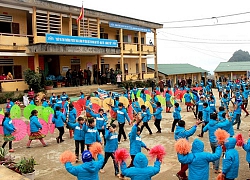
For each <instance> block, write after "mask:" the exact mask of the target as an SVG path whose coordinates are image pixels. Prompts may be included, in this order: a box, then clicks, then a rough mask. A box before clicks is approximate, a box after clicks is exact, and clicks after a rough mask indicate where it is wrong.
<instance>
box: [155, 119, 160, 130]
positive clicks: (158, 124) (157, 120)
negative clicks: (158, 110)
mask: <svg viewBox="0 0 250 180" xmlns="http://www.w3.org/2000/svg"><path fill="white" fill-rule="evenodd" d="M154 125H155V127H156V128H157V130H158V132H161V119H155V123H154Z"/></svg>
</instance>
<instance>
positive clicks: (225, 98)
mask: <svg viewBox="0 0 250 180" xmlns="http://www.w3.org/2000/svg"><path fill="white" fill-rule="evenodd" d="M230 100H231V99H229V98H228V95H227V94H224V95H223V97H222V98H221V106H222V107H224V108H225V109H226V110H227V111H228V105H229V102H230Z"/></svg>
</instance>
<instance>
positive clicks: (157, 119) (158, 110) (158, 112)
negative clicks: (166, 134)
mask: <svg viewBox="0 0 250 180" xmlns="http://www.w3.org/2000/svg"><path fill="white" fill-rule="evenodd" d="M156 106H157V108H156V111H155V113H153V115H154V118H155V123H154V125H155V127H156V128H157V132H156V133H161V120H162V115H161V113H162V111H163V109H162V107H161V103H160V102H157V103H156Z"/></svg>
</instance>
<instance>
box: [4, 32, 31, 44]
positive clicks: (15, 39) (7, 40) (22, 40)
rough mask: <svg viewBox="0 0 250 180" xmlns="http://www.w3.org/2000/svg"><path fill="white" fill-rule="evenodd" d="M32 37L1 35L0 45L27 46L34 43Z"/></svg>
mask: <svg viewBox="0 0 250 180" xmlns="http://www.w3.org/2000/svg"><path fill="white" fill-rule="evenodd" d="M33 38H34V37H33V36H32V35H24V34H10V33H0V45H7V46H27V45H29V44H32V43H33Z"/></svg>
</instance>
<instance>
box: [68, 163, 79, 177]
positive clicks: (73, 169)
mask: <svg viewBox="0 0 250 180" xmlns="http://www.w3.org/2000/svg"><path fill="white" fill-rule="evenodd" d="M65 168H66V170H67V171H68V172H69V173H70V174H72V175H74V176H77V175H78V173H79V171H78V169H79V168H78V167H77V166H76V167H74V166H73V165H72V164H71V163H70V162H67V163H66V164H65Z"/></svg>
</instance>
